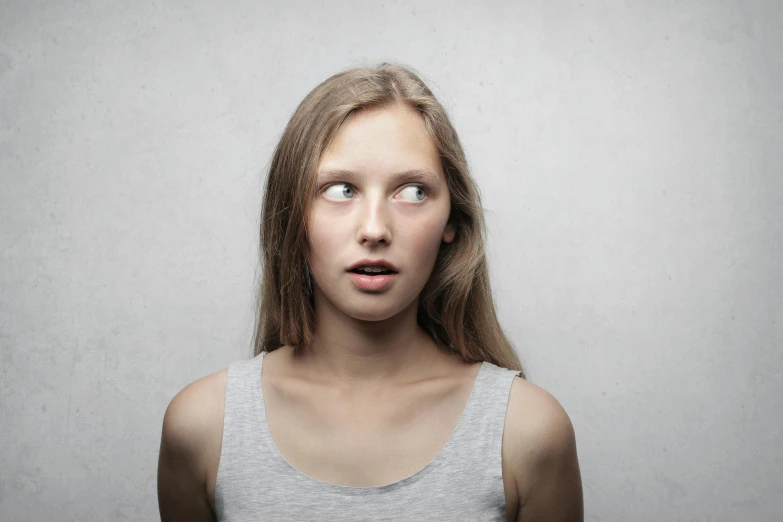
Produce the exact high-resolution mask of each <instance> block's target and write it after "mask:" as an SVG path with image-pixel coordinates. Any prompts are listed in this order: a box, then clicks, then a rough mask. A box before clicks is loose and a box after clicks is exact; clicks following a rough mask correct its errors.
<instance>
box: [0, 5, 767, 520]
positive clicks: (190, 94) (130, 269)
mask: <svg viewBox="0 0 783 522" xmlns="http://www.w3.org/2000/svg"><path fill="white" fill-rule="evenodd" d="M781 49H783V6H781V3H780V2H779V1H769V2H762V1H745V2H742V1H740V0H736V1H727V0H709V1H707V0H693V1H689V2H675V1H672V0H664V1H658V2H650V1H646V0H637V1H630V2H610V1H588V0H585V1H583V2H579V1H566V0H556V1H541V0H536V1H530V2H517V1H504V2H498V1H494V2H493V1H487V2H472V1H461V2H455V1H452V2H432V1H416V2H403V1H400V2H393V1H391V0H387V1H386V2H385V3H382V2H364V1H343V2H338V3H334V2H326V3H322V2H315V1H309V2H285V1H265V2H258V1H249V0H248V1H239V0H233V1H222V2H217V1H212V2H210V1H207V0H195V1H191V2H184V1H181V2H180V1H163V0H159V1H153V0H139V1H136V2H120V1H106V0H93V1H76V0H72V1H65V0H63V1H54V0H38V1H32V0H15V1H8V0H0V179H1V180H2V185H1V186H2V190H0V226H1V227H2V228H1V230H0V355H1V357H2V365H1V366H0V376H1V377H2V383H1V384H0V391H1V392H2V409H1V410H0V414H1V417H0V426H2V428H0V447H2V452H0V519H2V520H34V521H44V520H47V521H48V520H79V521H104V520H154V519H156V518H157V500H156V465H157V452H158V444H159V440H160V428H161V422H162V418H163V412H164V411H165V408H166V406H167V404H168V402H169V400H170V399H171V398H172V397H173V395H174V394H175V393H176V392H177V391H178V390H179V389H181V388H182V387H183V386H184V385H185V384H187V383H189V382H191V381H193V380H195V379H197V378H199V377H201V376H203V375H206V374H207V373H211V372H213V371H216V370H218V369H220V368H223V367H225V366H227V365H228V364H229V363H230V362H231V361H233V360H235V359H238V358H242V357H247V356H248V355H249V353H250V345H249V339H250V335H251V328H252V321H253V318H252V305H253V302H252V301H253V286H254V282H255V279H256V277H257V269H256V260H257V257H256V248H257V245H256V241H257V222H258V214H259V210H260V201H261V194H262V182H263V178H262V175H263V170H264V167H265V166H266V165H267V162H268V161H269V158H270V155H271V152H272V149H273V147H274V145H275V143H276V140H277V139H278V138H279V136H280V133H281V131H282V129H283V126H284V125H285V123H286V121H287V119H288V117H289V116H290V115H291V113H292V111H293V110H294V108H295V106H296V104H297V103H298V102H299V101H300V100H301V98H302V97H303V96H304V95H305V94H306V93H307V92H308V91H309V90H310V89H311V88H313V87H314V86H315V85H316V84H317V83H319V82H320V81H322V80H323V79H325V78H326V77H327V76H329V75H331V74H333V73H335V72H337V71H339V70H341V69H343V68H345V67H348V66H351V65H357V64H373V63H377V62H379V61H381V60H394V61H400V62H403V63H406V64H408V65H411V66H413V67H414V68H416V69H417V70H418V71H420V72H421V73H422V74H423V75H424V77H425V78H426V79H427V80H428V81H429V82H430V84H431V85H432V87H433V89H434V90H435V91H436V93H437V94H438V95H439V96H440V98H441V100H442V101H443V103H444V104H445V105H446V107H447V108H448V110H449V111H450V114H451V115H452V117H453V120H454V123H455V125H456V127H457V129H458V130H459V131H460V133H461V136H462V139H463V143H464V145H465V148H466V151H467V154H468V157H469V159H470V162H471V165H472V167H473V171H474V175H475V177H476V179H477V180H478V183H479V185H480V186H481V188H482V193H483V196H484V205H485V207H486V209H487V217H488V224H489V229H490V234H491V235H490V243H489V256H490V265H491V271H492V278H493V283H494V286H495V290H496V296H497V304H498V308H499V313H500V315H501V319H502V321H503V323H504V324H505V325H506V326H507V328H508V333H509V335H510V336H511V337H512V339H513V340H514V342H515V344H516V346H517V348H518V351H519V354H520V356H521V357H522V359H523V361H524V362H525V363H526V364H527V367H528V369H529V372H530V375H531V378H532V380H533V381H534V382H536V383H538V384H539V385H541V386H543V387H544V388H546V389H548V390H549V391H551V392H552V393H553V394H554V395H555V396H556V397H557V398H558V399H559V400H560V401H561V403H562V404H563V405H564V406H565V408H566V410H567V411H568V412H569V413H570V415H571V417H572V420H573V422H574V425H575V428H576V431H577V438H578V445H579V453H580V460H581V465H582V475H583V481H584V488H585V507H586V520H588V521H620V520H634V521H651V522H652V521H656V522H657V521H664V520H665V521H686V520H687V521H707V520H709V521H726V522H729V521H737V520H743V521H745V520H747V521H751V520H753V521H772V520H779V518H778V517H779V516H780V513H781V512H783V471H781V470H782V469H783V449H781V448H783V445H782V444H781V442H780V441H781V413H783V303H782V299H781V293H783V270H782V269H781V266H783V94H781V92H782V89H781V86H782V85H783V53H781Z"/></svg>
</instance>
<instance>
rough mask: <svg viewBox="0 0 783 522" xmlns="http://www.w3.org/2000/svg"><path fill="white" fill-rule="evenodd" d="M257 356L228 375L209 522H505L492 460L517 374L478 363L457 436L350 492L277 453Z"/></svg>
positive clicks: (498, 473)
mask: <svg viewBox="0 0 783 522" xmlns="http://www.w3.org/2000/svg"><path fill="white" fill-rule="evenodd" d="M264 353H265V352H262V353H260V354H259V355H257V356H256V357H254V358H252V359H249V360H240V361H236V362H233V363H231V365H230V366H229V369H228V377H227V381H226V398H225V416H224V419H223V448H222V450H221V452H220V463H219V466H218V473H217V482H216V484H215V508H216V511H217V520H218V521H219V522H246V521H259V522H272V521H282V520H287V521H288V520H295V521H311V520H312V521H319V522H321V521H354V520H355V521H359V520H361V521H366V520H373V521H377V520H384V521H385V520H388V521H392V520H394V521H406V522H407V521H419V520H425V521H437V520H448V521H463V520H464V521H470V522H481V521H487V522H488V521H505V520H506V500H505V493H504V489H503V472H502V464H501V456H500V452H501V443H502V438H503V427H504V424H505V417H506V407H507V405H508V398H509V394H510V391H511V383H512V381H513V379H514V377H515V376H516V375H518V374H519V372H518V371H515V370H509V369H507V368H501V367H499V366H495V365H494V364H492V363H489V362H483V363H482V365H481V368H480V370H479V372H478V375H477V377H476V381H475V383H474V385H473V390H472V391H471V394H470V398H469V399H468V403H467V406H466V407H465V409H464V410H463V412H462V416H461V417H460V420H459V422H458V423H457V427H456V428H455V429H454V431H453V432H452V434H451V438H449V440H448V442H447V443H446V445H445V446H444V447H443V448H442V449H441V451H440V453H439V454H438V455H437V456H436V457H435V458H434V459H433V460H432V461H431V462H430V463H429V464H427V465H426V466H425V467H424V468H422V469H421V470H419V471H418V472H416V473H414V474H413V475H411V476H409V477H407V478H404V479H402V480H399V481H397V482H395V483H393V484H389V485H386V486H377V487H352V486H342V485H337V484H330V483H327V482H322V481H319V480H317V479H315V478H312V477H310V476H308V475H305V474H304V473H302V472H300V471H299V470H298V469H296V468H294V467H293V466H291V464H289V463H288V461H286V460H285V458H284V457H283V456H282V454H281V453H280V451H279V450H278V448H277V446H276V445H275V442H274V441H273V440H272V437H271V435H270V432H269V428H268V425H267V421H266V414H265V408H264V398H263V395H262V393H261V366H262V363H263V360H264Z"/></svg>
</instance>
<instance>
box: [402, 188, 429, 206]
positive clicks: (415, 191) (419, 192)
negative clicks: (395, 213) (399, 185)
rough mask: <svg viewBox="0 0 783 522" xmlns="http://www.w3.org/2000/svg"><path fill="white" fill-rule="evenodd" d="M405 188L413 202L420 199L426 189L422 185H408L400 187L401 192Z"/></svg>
mask: <svg viewBox="0 0 783 522" xmlns="http://www.w3.org/2000/svg"><path fill="white" fill-rule="evenodd" d="M406 190H407V191H409V192H410V193H411V194H412V196H413V198H414V199H413V201H414V202H419V201H422V200H423V199H424V198H425V197H426V196H427V189H426V188H425V187H424V186H423V185H410V186H408V187H405V188H404V189H402V193H403V194H404V193H405V191H406Z"/></svg>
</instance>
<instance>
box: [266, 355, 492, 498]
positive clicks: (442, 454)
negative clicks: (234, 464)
mask: <svg viewBox="0 0 783 522" xmlns="http://www.w3.org/2000/svg"><path fill="white" fill-rule="evenodd" d="M265 353H266V352H261V353H259V354H258V355H257V356H256V359H257V360H258V363H257V364H256V368H255V371H254V372H253V375H254V378H253V389H254V392H253V393H254V395H255V398H256V400H255V403H256V406H257V409H258V412H257V414H258V415H259V418H261V419H262V422H261V424H262V429H263V436H264V437H265V438H266V440H267V441H268V443H269V446H270V447H271V450H272V453H273V455H274V458H275V459H276V460H277V463H278V464H281V465H283V466H285V467H286V468H288V469H289V470H290V471H291V472H292V473H293V475H294V477H295V478H296V479H297V480H299V481H300V482H304V483H306V484H309V485H310V486H314V487H318V488H321V489H328V490H330V491H333V492H336V493H341V494H358V495H365V494H378V493H385V492H388V491H392V490H395V489H399V488H402V487H405V486H407V485H409V484H412V483H414V482H417V481H419V480H421V479H422V478H424V477H425V476H427V475H428V474H429V473H431V472H432V471H434V470H436V469H438V468H440V467H441V466H442V465H443V463H444V461H445V459H446V458H447V457H448V456H449V454H451V453H453V451H452V447H453V446H454V444H456V442H455V439H456V438H457V436H458V435H459V434H460V433H461V432H462V431H464V429H465V427H464V426H465V423H466V422H467V421H466V420H465V419H466V417H467V416H468V414H469V412H470V411H472V410H473V409H474V404H475V402H476V400H477V399H476V395H477V394H478V392H477V389H478V388H479V383H480V382H481V378H482V376H483V374H484V372H485V370H486V367H487V362H486V361H482V362H481V366H480V367H479V371H478V372H477V373H476V377H475V379H474V381H473V387H472V388H471V390H470V395H469V396H468V401H467V404H466V405H465V407H464V408H463V410H462V413H461V414H460V417H459V420H458V421H457V425H456V426H455V427H454V430H453V431H452V432H451V435H449V438H448V440H447V441H446V444H444V445H443V447H442V448H441V449H440V451H439V452H438V454H437V455H435V457H434V458H433V459H432V460H431V461H430V462H428V463H427V464H426V465H425V466H424V467H423V468H421V469H420V470H418V471H416V472H415V473H413V474H412V475H409V476H407V477H405V478H402V479H400V480H397V481H395V482H392V483H391V484H386V485H384V486H364V487H363V486H345V485H342V484H332V483H331V482H324V481H322V480H319V479H317V478H315V477H311V476H310V475H308V474H306V473H304V472H303V471H301V470H299V469H298V468H296V467H294V466H293V465H292V464H291V463H290V462H288V460H286V458H285V457H284V456H283V454H282V453H281V452H280V448H278V447H277V443H276V442H275V440H274V439H273V438H272V432H271V431H270V430H269V422H268V420H267V416H266V404H265V402H264V393H263V390H262V389H261V372H262V368H263V359H264V354H265Z"/></svg>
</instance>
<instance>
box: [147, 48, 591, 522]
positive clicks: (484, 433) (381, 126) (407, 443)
mask: <svg viewBox="0 0 783 522" xmlns="http://www.w3.org/2000/svg"><path fill="white" fill-rule="evenodd" d="M484 226H485V225H484V220H483V215H482V206H481V202H480V198H479V192H478V189H477V188H476V186H475V184H474V182H473V180H472V179H471V177H470V174H469V170H468V165H467V162H466V160H465V155H464V153H463V150H462V147H461V145H460V142H459V139H458V136H457V133H456V132H455V130H454V128H453V127H452V125H451V124H450V122H449V119H448V117H447V115H446V113H445V111H444V109H443V107H442V106H441V105H440V104H439V103H438V101H437V100H436V99H435V98H434V96H433V94H432V92H431V91H430V90H429V89H428V88H427V86H426V85H425V84H424V83H423V82H422V80H421V79H420V78H419V77H418V76H417V75H416V74H414V73H413V72H412V71H411V70H409V69H407V68H405V67H402V66H399V65H393V64H387V63H384V64H381V65H380V66H378V67H374V68H355V69H351V70H347V71H345V72H342V73H340V74H337V75H335V76H332V77H331V78H329V79H327V80H326V81H325V82H323V83H322V84H320V85H319V86H318V87H316V88H315V89H314V90H313V91H312V92H311V93H310V94H309V95H308V96H307V97H306V98H305V99H304V101H302V103H301V104H300V105H299V107H298V108H297V110H296V112H295V113H294V115H293V117H292V119H291V121H290V122H289V124H288V126H287V127H286V129H285V131H284V133H283V136H282V138H281V140H280V143H279V144H278V146H277V148H276V150H275V152H274V157H273V159H272V163H271V166H270V169H269V174H268V179H267V184H266V191H265V194H264V203H263V212H262V223H261V234H260V240H261V256H262V265H263V279H262V282H261V285H260V291H259V307H258V322H257V327H256V335H255V340H254V344H255V357H254V358H252V359H250V360H243V361H237V362H234V363H233V364H231V365H230V366H229V368H227V369H224V370H221V371H219V372H216V373H214V374H212V375H209V376H207V377H204V378H202V379H199V380H197V381H195V382H193V383H192V384H190V385H188V386H187V387H185V388H184V389H183V390H182V391H181V392H179V393H178V394H177V395H176V396H175V397H174V399H173V400H172V401H171V403H170V405H169V407H168V409H167V410H166V414H165V416H164V419H163V433H162V440H161V447H160V457H159V467H158V499H159V505H160V514H161V519H162V520H164V521H166V522H168V521H186V520H187V521H208V520H210V521H211V520H219V521H232V522H233V521H245V520H258V521H279V520H295V521H304V520H319V521H322V520H341V521H342V520H400V521H413V520H417V521H418V520H426V521H432V520H449V521H456V520H464V521H472V522H474V521H503V520H524V521H527V520H531V521H558V522H566V521H567V522H576V521H581V520H582V519H583V514H582V512H583V508H582V486H581V479H580V473H579V464H578V461H577V454H576V444H575V440H574V431H573V428H572V425H571V422H570V421H569V418H568V416H567V415H566V413H565V412H564V411H563V408H562V407H561V406H560V404H559V403H558V402H557V401H556V400H555V399H554V398H553V397H552V396H551V395H549V394H548V393H547V392H545V391H544V390H542V389H541V388H539V387H537V386H535V385H533V384H531V383H530V382H528V381H526V380H525V379H524V373H523V371H522V368H521V365H520V362H519V359H518V358H517V356H516V354H515V352H514V349H513V348H512V346H511V344H510V343H509V341H508V339H507V338H506V336H505V335H504V333H503V331H502V329H501V327H500V325H499V324H498V320H497V318H496V315H495V310H494V307H493V300H492V295H491V292H490V286H489V277H488V273H487V265H486V259H485V254H484V237H485V229H484Z"/></svg>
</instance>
